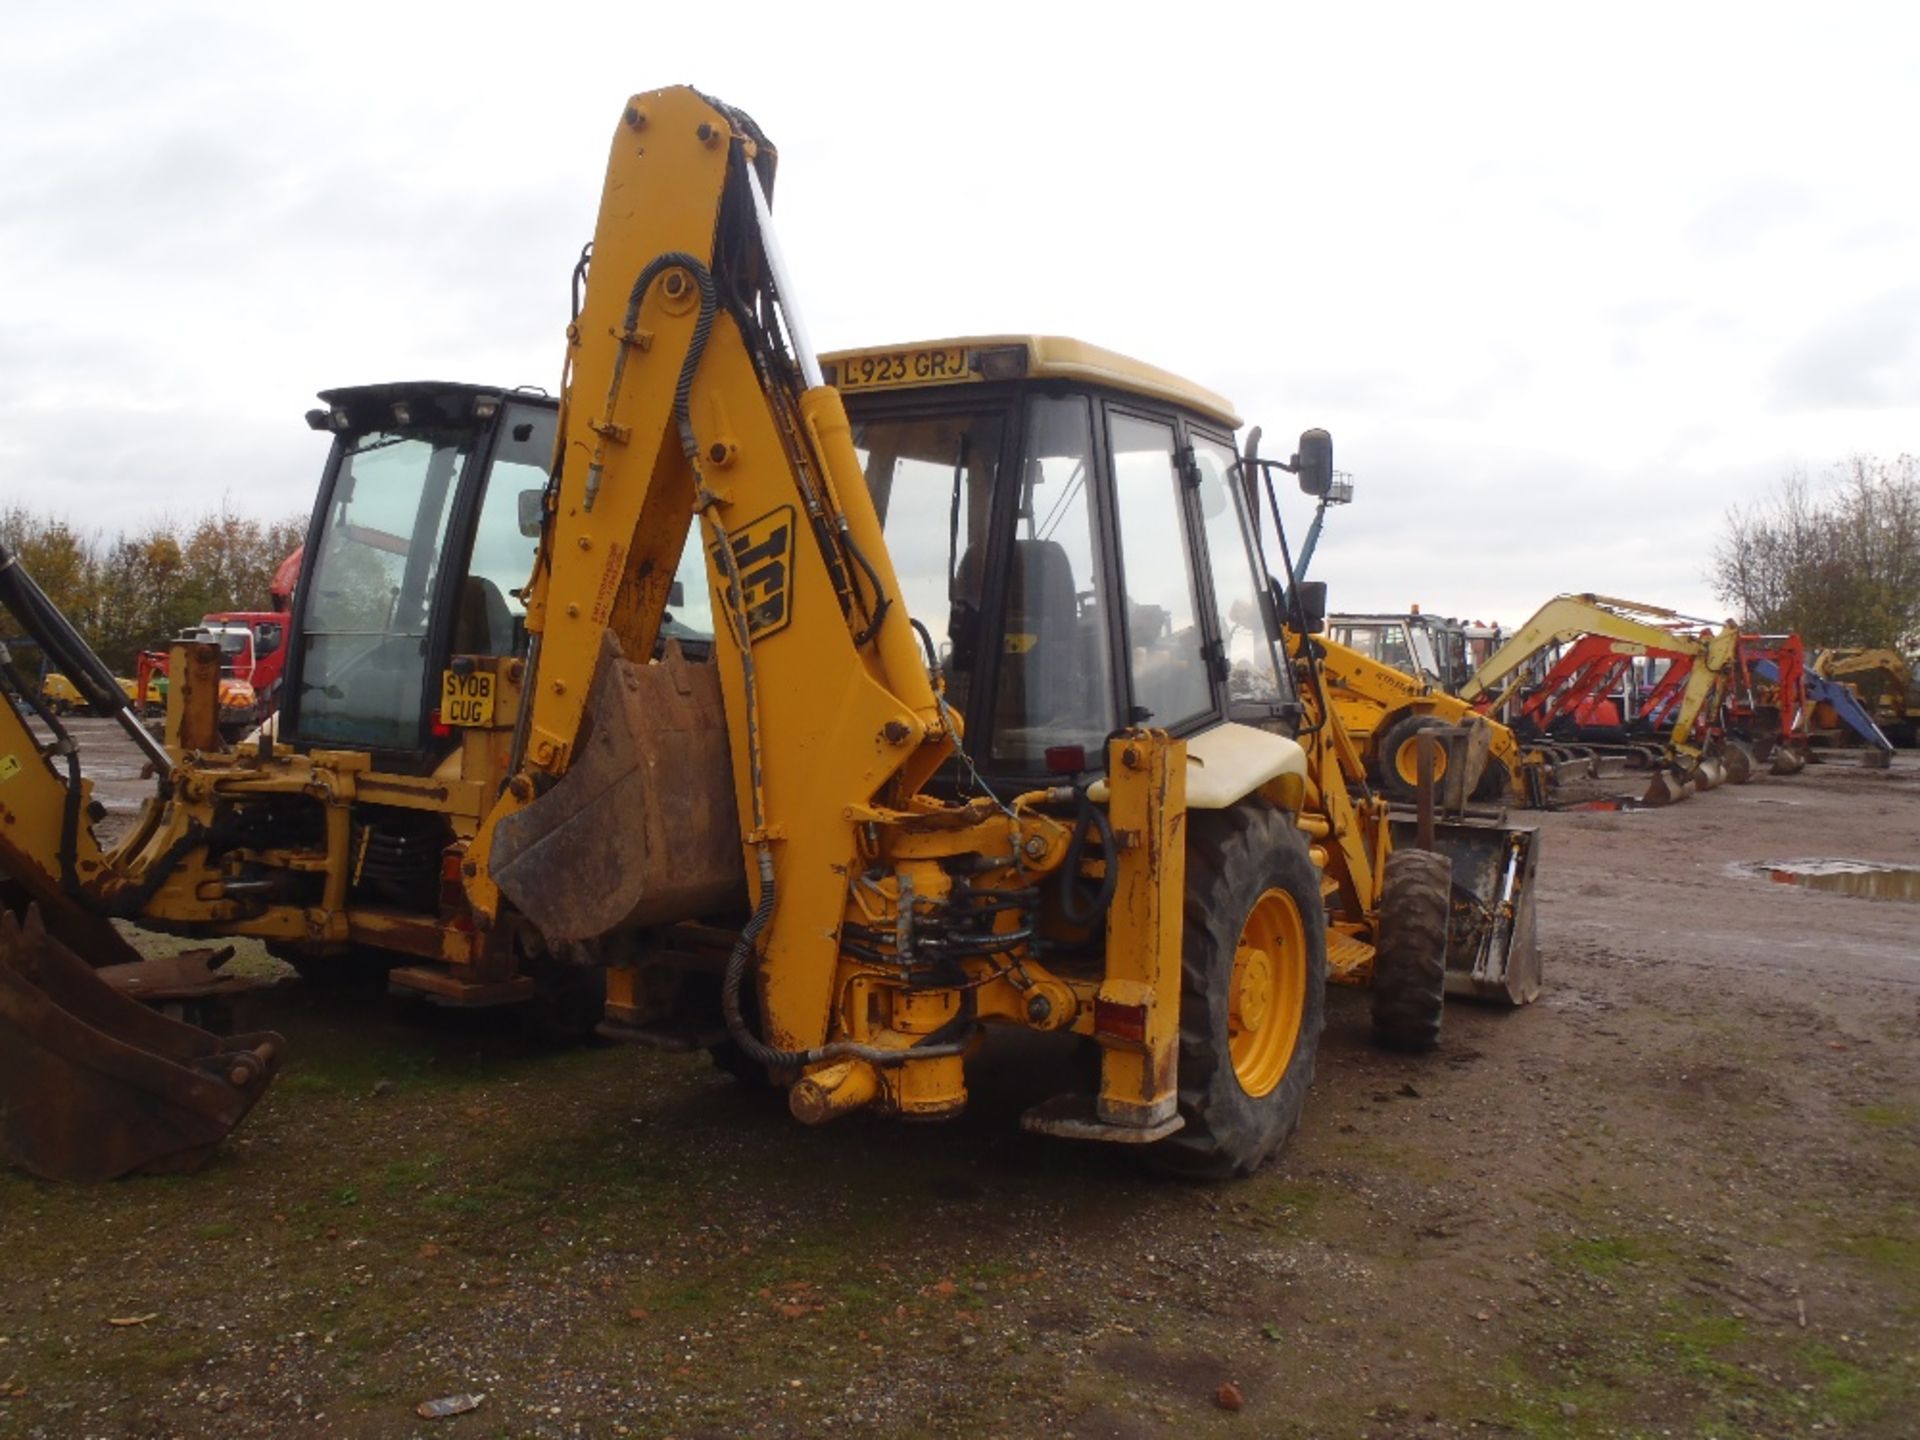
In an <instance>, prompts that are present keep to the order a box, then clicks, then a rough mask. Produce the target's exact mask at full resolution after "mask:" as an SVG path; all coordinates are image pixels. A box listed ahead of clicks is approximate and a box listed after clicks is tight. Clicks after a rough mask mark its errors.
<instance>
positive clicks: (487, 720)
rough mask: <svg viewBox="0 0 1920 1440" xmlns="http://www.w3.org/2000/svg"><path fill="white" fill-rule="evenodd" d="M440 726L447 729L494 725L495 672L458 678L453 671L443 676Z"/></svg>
mask: <svg viewBox="0 0 1920 1440" xmlns="http://www.w3.org/2000/svg"><path fill="white" fill-rule="evenodd" d="M440 723H441V724H443V725H469V726H471V725H491V724H492V723H493V672H492V671H491V670H474V671H471V672H469V673H468V674H465V675H456V674H455V673H454V672H453V671H451V670H445V671H442V672H441V674H440Z"/></svg>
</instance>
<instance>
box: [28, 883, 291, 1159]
mask: <svg viewBox="0 0 1920 1440" xmlns="http://www.w3.org/2000/svg"><path fill="white" fill-rule="evenodd" d="M285 1048H286V1042H285V1041H284V1040H282V1039H281V1038H280V1037H279V1036H278V1035H273V1034H268V1033H260V1034H253V1035H235V1036H218V1035H213V1034H210V1033H209V1032H207V1031H205V1030H202V1029H200V1028H199V1027H197V1026H194V1025H185V1024H182V1023H181V1022H179V1021H177V1020H170V1019H168V1018H167V1017H166V1016H164V1015H161V1014H160V1013H159V1012H157V1011H155V1010H151V1009H149V1008H147V1007H146V1006H145V1005H142V1004H140V1003H139V1002H137V1001H134V1000H130V999H128V998H127V997H126V996H124V995H122V994H120V993H119V992H118V991H116V990H115V989H114V988H113V986H111V985H110V984H108V983H107V981H105V980H103V979H102V978H101V977H100V974H99V973H98V972H96V971H95V970H94V969H93V967H91V966H90V965H88V964H87V963H86V962H85V961H84V960H82V959H81V958H80V957H79V956H78V955H76V954H74V952H73V951H71V950H69V949H68V948H67V947H66V946H65V945H63V944H62V943H61V942H60V941H59V940H57V939H55V938H54V937H53V936H52V935H50V934H48V933H47V929H46V926H45V924H44V923H43V922H42V920H41V918H40V913H39V909H38V907H32V908H29V909H28V911H27V917H26V921H25V923H24V924H23V923H21V922H20V920H19V919H17V918H16V917H15V916H14V914H13V913H12V912H11V911H0V1146H4V1150H5V1154H6V1157H7V1159H9V1160H11V1161H12V1162H13V1163H14V1164H16V1165H19V1166H20V1167H21V1168H22V1169H25V1170H27V1171H29V1172H31V1173H32V1174H34V1175H38V1176H40V1177H41V1178H42V1179H45V1180H62V1181H94V1180H112V1179H117V1178H119V1177H120V1176H123V1175H134V1174H169V1173H177V1172H181V1171H188V1170H194V1169H197V1168H198V1167H199V1166H200V1165H201V1164H202V1163H204V1162H205V1161H206V1159H207V1158H208V1157H209V1156H210V1155H211V1154H212V1153H213V1152H214V1150H215V1149H216V1148H218V1146H219V1144H220V1142H221V1141H222V1140H224V1139H225V1138H226V1137H227V1135H228V1133H229V1132H230V1131H231V1130H232V1129H233V1128H234V1126H236V1125H238V1124H239V1123H240V1122H241V1121H242V1120H244V1119H245V1118H246V1116H247V1112H248V1111H249V1110H251V1109H252V1108H253V1106H254V1103H255V1102H256V1101H257V1100H259V1098H260V1097H261V1095H263V1094H264V1093H265V1092H266V1089H267V1085H268V1083H269V1082H270V1081H271V1080H272V1079H273V1075H274V1072H275V1071H276V1070H277V1069H278V1068H279V1065H280V1056H281V1053H282V1051H283V1050H284V1049H285Z"/></svg>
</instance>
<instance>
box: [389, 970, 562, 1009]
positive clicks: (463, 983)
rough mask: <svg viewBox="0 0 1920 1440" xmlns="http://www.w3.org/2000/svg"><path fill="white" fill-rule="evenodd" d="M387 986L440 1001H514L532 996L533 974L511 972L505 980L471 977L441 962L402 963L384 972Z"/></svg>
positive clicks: (482, 1004)
mask: <svg viewBox="0 0 1920 1440" xmlns="http://www.w3.org/2000/svg"><path fill="white" fill-rule="evenodd" d="M387 988H388V989H389V990H391V991H393V992H395V993H400V992H403V991H404V992H406V993H408V994H412V995H425V996H426V997H428V998H429V999H431V1000H434V1001H436V1002H438V1003H439V1004H442V1005H456V1006H472V1007H474V1008H476V1009H478V1008H484V1007H486V1006H489V1005H517V1004H519V1003H520V1002H521V1001H523V1000H531V999H532V998H533V997H534V993H535V987H534V983H533V977H532V976H529V975H515V976H513V977H512V978H510V979H506V980H473V979H469V978H468V977H467V976H466V975H463V974H456V973H455V972H454V971H452V970H449V969H447V968H446V967H445V966H443V965H402V966H400V967H398V968H397V969H394V970H391V971H389V972H388V973H387Z"/></svg>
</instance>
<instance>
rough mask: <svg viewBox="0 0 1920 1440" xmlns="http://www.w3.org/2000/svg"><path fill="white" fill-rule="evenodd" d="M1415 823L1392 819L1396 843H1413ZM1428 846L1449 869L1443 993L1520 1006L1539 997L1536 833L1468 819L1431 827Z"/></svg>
mask: <svg viewBox="0 0 1920 1440" xmlns="http://www.w3.org/2000/svg"><path fill="white" fill-rule="evenodd" d="M1416 833H1417V831H1416V827H1415V822H1413V821H1411V820H1405V821H1403V820H1399V819H1396V820H1395V821H1394V822H1393V841H1394V844H1395V845H1396V846H1411V845H1413V844H1414V843H1415V836H1416ZM1434 849H1435V850H1437V851H1438V852H1439V853H1440V854H1442V855H1444V856H1446V857H1447V863H1448V864H1449V865H1451V866H1452V867H1453V906H1452V915H1451V917H1450V919H1449V921H1448V926H1447V977H1446V991H1447V994H1448V995H1457V996H1466V997H1469V998H1472V999H1476V1000H1490V1001H1492V1002H1494V1003H1495V1004H1499V1005H1526V1004H1529V1003H1530V1002H1531V1001H1532V1000H1533V999H1534V998H1535V997H1536V996H1538V995H1539V993H1540V945H1539V936H1538V929H1537V927H1536V925H1535V922H1534V899H1535V885H1534V874H1535V870H1536V868H1537V866H1538V865H1539V861H1540V831H1539V829H1538V827H1536V826H1531V825H1494V824H1487V823H1484V822H1476V821H1472V820H1464V821H1444V822H1440V823H1437V824H1436V825H1435V826H1434Z"/></svg>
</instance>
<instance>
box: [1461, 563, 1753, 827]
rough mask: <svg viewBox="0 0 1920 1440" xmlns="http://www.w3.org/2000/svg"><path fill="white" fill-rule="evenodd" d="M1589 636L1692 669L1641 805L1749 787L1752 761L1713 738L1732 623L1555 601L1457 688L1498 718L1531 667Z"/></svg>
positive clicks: (1589, 600) (1630, 604)
mask: <svg viewBox="0 0 1920 1440" xmlns="http://www.w3.org/2000/svg"><path fill="white" fill-rule="evenodd" d="M1589 635H1592V636H1601V637H1606V638H1609V639H1611V640H1612V641H1613V642H1614V645H1613V649H1614V650H1615V651H1616V652H1618V653H1620V654H1622V655H1629V656H1645V655H1649V654H1662V655H1671V656H1679V657H1684V658H1685V659H1686V660H1688V661H1689V662H1690V663H1691V668H1690V669H1689V670H1688V672H1687V675H1686V685H1685V689H1684V691H1683V692H1682V694H1681V697H1680V699H1679V702H1678V704H1677V706H1676V708H1675V710H1674V712H1673V724H1672V726H1671V727H1670V729H1669V730H1668V733H1667V738H1666V740H1665V742H1664V744H1663V746H1662V748H1661V749H1660V751H1659V752H1657V753H1656V754H1654V755H1652V756H1649V757H1646V758H1649V759H1651V760H1652V762H1653V767H1654V770H1653V777H1652V780H1651V781H1650V783H1649V784H1648V787H1647V792H1646V795H1645V797H1644V803H1645V804H1648V805H1666V804H1671V803H1672V802H1673V801H1676V800H1683V799H1685V798H1686V797H1687V796H1689V795H1691V794H1693V793H1695V792H1696V791H1700V790H1711V789H1713V788H1714V787H1715V786H1717V785H1720V784H1722V783H1724V782H1726V781H1729V780H1731V781H1732V782H1734V783H1735V784H1744V783H1745V782H1746V781H1747V779H1748V778H1749V777H1750V776H1751V775H1752V773H1753V768H1754V766H1753V756H1752V753H1751V752H1750V751H1749V750H1748V749H1747V748H1746V747H1745V746H1744V745H1742V744H1741V743H1739V742H1738V741H1734V740H1728V739H1726V738H1724V737H1723V736H1720V735H1718V734H1716V733H1715V730H1714V721H1715V717H1716V716H1717V713H1718V709H1719V705H1720V701H1721V699H1722V697H1723V696H1724V695H1725V693H1726V689H1727V685H1728V682H1729V679H1730V677H1731V674H1732V669H1733V662H1734V655H1735V652H1736V650H1737V649H1738V646H1739V643H1740V627H1739V626H1738V625H1736V624H1734V623H1733V622H1731V621H1728V622H1727V623H1726V624H1724V625H1721V626H1720V627H1718V628H1717V629H1715V628H1713V627H1712V625H1711V623H1710V622H1706V621H1699V620H1690V619H1689V618H1688V617H1686V616H1683V615H1681V614H1679V613H1678V612H1677V611H1673V610H1667V609H1663V608H1661V607H1658V606H1653V605H1642V604H1640V603H1638V602H1636V601H1632V600H1619V599H1615V598H1613V597H1611V596H1607V595H1593V594H1580V595H1558V596H1555V597H1554V598H1553V599H1552V600H1549V601H1548V602H1547V603H1546V604H1545V605H1542V606H1541V607H1540V609H1539V610H1537V611H1536V612H1534V614H1533V616H1532V617H1531V618H1530V619H1528V620H1527V622H1526V623H1525V624H1523V625H1521V626H1519V627H1518V628H1517V629H1516V630H1515V631H1514V632H1513V634H1512V636H1511V637H1510V638H1509V639H1508V640H1507V642H1506V643H1505V644H1504V645H1502V646H1501V647H1500V648H1499V649H1498V650H1496V651H1494V653H1493V654H1491V655H1489V656H1488V657H1487V659H1486V661H1485V663H1483V664H1482V665H1481V666H1480V667H1479V669H1477V670H1475V671H1474V673H1473V674H1472V675H1471V676H1469V677H1468V679H1467V682H1466V684H1465V685H1463V686H1461V688H1460V698H1461V699H1462V700H1464V701H1467V702H1468V703H1469V704H1472V705H1474V706H1475V707H1476V708H1478V709H1480V710H1483V711H1485V712H1487V713H1489V714H1500V713H1501V712H1502V707H1503V706H1505V705H1507V703H1508V702H1509V701H1510V700H1512V699H1513V698H1514V697H1515V695H1516V693H1517V692H1518V691H1519V690H1520V689H1521V688H1522V687H1523V686H1524V685H1525V684H1526V683H1527V679H1528V675H1529V662H1531V661H1534V660H1535V659H1537V658H1538V657H1540V656H1542V655H1544V654H1548V653H1550V652H1552V651H1553V649H1554V648H1555V647H1557V646H1560V645H1564V644H1566V643H1567V642H1569V641H1572V640H1576V639H1578V638H1580V637H1582V636H1589Z"/></svg>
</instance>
